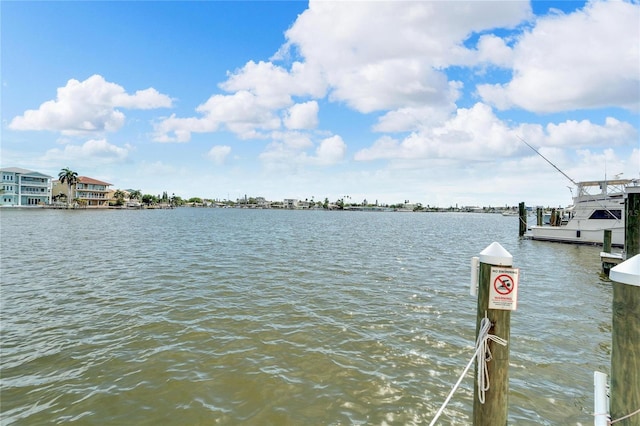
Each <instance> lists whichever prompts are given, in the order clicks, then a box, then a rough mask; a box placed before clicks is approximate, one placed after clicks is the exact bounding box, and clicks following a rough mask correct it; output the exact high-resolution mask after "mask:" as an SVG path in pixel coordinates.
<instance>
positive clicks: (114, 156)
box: [45, 139, 132, 164]
mask: <svg viewBox="0 0 640 426" xmlns="http://www.w3.org/2000/svg"><path fill="white" fill-rule="evenodd" d="M131 149H132V148H131V147H130V146H125V147H119V146H116V145H113V144H110V143H109V142H107V140H106V139H91V140H88V141H86V142H85V143H83V144H82V145H72V144H69V145H65V147H64V148H63V149H60V148H54V149H50V150H48V151H47V152H46V154H45V160H47V161H52V162H53V161H60V162H72V163H74V162H80V161H82V162H84V163H86V164H88V163H91V164H108V163H119V162H122V161H124V160H126V159H127V157H128V156H129V152H130V151H131Z"/></svg>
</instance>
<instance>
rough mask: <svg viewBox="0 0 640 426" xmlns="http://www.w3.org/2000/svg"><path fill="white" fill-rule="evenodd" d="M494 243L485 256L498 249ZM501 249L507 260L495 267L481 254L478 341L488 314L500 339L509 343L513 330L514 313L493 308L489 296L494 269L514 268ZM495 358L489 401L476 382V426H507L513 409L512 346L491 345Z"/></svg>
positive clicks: (490, 369)
mask: <svg viewBox="0 0 640 426" xmlns="http://www.w3.org/2000/svg"><path fill="white" fill-rule="evenodd" d="M496 244H497V243H493V244H492V245H491V246H489V247H488V248H487V249H486V250H485V251H483V253H485V252H486V251H487V250H489V249H490V248H492V247H494V245H496ZM497 246H498V247H499V249H501V250H503V253H505V255H504V257H503V259H504V260H503V261H500V262H499V261H495V260H494V261H492V262H494V264H489V263H486V261H487V257H483V253H481V254H480V274H479V275H480V276H479V281H478V310H477V317H476V340H477V338H478V334H479V331H480V323H481V321H482V319H483V318H484V317H485V313H486V315H487V317H488V318H489V320H490V321H491V324H492V328H491V330H490V331H489V333H490V334H493V335H495V336H497V337H501V338H503V339H505V340H507V342H508V341H509V337H510V336H509V334H510V330H511V311H510V310H499V309H489V293H490V285H491V283H490V281H491V268H492V266H503V267H510V266H511V264H512V263H511V259H510V258H511V255H510V254H509V253H508V252H506V251H504V249H503V248H502V246H500V245H499V244H497ZM489 349H490V350H491V354H492V357H493V358H492V359H491V361H489V362H488V364H487V373H488V380H489V383H490V387H489V390H487V391H486V393H485V402H484V404H482V403H481V402H480V401H479V389H478V382H477V380H475V381H474V388H473V390H474V392H473V393H474V398H473V424H474V426H502V425H506V424H507V414H508V408H509V343H507V345H506V346H502V345H499V344H497V343H496V342H493V341H490V342H489ZM475 372H476V374H475V376H474V377H477V376H478V364H477V361H476V365H475Z"/></svg>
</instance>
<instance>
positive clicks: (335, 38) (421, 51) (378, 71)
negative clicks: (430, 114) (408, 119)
mask: <svg viewBox="0 0 640 426" xmlns="http://www.w3.org/2000/svg"><path fill="white" fill-rule="evenodd" d="M530 14H531V10H530V6H529V4H528V3H527V2H454V3H451V2H324V1H311V2H310V3H309V9H307V10H306V11H305V12H304V13H302V14H301V15H300V16H299V17H298V19H297V21H296V22H295V24H294V25H293V26H292V27H291V28H290V29H289V30H288V31H287V32H286V37H287V44H285V45H284V46H283V47H282V49H281V52H282V51H286V50H287V49H289V48H293V47H295V48H297V49H298V50H299V52H300V54H301V55H302V56H303V57H304V58H305V61H306V63H307V64H308V65H309V66H310V67H314V68H317V70H318V71H317V72H318V73H319V74H322V75H324V76H325V78H326V79H327V82H328V84H329V85H330V86H331V88H332V90H331V99H333V100H336V101H343V102H346V103H347V104H348V105H349V106H351V107H352V108H355V109H356V110H358V111H360V112H371V111H376V110H387V109H395V108H401V107H409V106H413V107H417V106H419V105H435V106H440V105H443V104H444V105H446V104H447V103H449V102H450V101H451V97H450V91H449V86H448V82H447V78H446V76H445V74H444V73H443V72H442V71H441V70H442V69H443V68H444V67H447V66H449V65H452V64H458V63H466V62H468V61H469V60H470V59H469V57H470V55H471V52H469V51H468V50H467V49H466V48H464V47H463V45H462V43H463V41H464V40H465V39H466V38H467V37H468V36H469V35H470V34H471V33H473V32H474V31H482V30H486V29H489V28H495V27H510V26H515V25H517V24H518V23H519V22H521V21H522V19H524V18H527V17H529V16H530ZM318 34H322V36H320V37H319V36H318ZM494 44H495V43H494Z"/></svg>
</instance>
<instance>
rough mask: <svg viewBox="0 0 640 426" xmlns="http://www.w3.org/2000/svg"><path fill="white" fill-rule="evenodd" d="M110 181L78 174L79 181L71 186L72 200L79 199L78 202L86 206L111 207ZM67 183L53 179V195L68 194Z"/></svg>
mask: <svg viewBox="0 0 640 426" xmlns="http://www.w3.org/2000/svg"><path fill="white" fill-rule="evenodd" d="M110 186H111V184H110V183H107V182H103V181H101V180H97V179H93V178H90V177H87V176H78V181H77V182H76V184H75V185H73V186H72V187H71V200H77V202H78V204H80V205H82V206H86V207H109V187H110ZM68 188H69V187H68V186H67V183H66V182H64V183H61V182H60V181H59V180H54V181H53V189H52V192H53V195H54V196H58V195H61V194H62V195H64V196H66V195H67V192H68Z"/></svg>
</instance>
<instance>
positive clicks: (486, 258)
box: [480, 242, 513, 266]
mask: <svg viewBox="0 0 640 426" xmlns="http://www.w3.org/2000/svg"><path fill="white" fill-rule="evenodd" d="M480 262H482V263H487V264H489V265H497V266H511V265H513V256H511V253H509V252H508V251H506V250H505V249H504V247H502V246H501V245H500V243H496V242H493V243H491V244H490V245H489V246H488V247H487V248H486V249H484V250H482V251H481V252H480Z"/></svg>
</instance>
